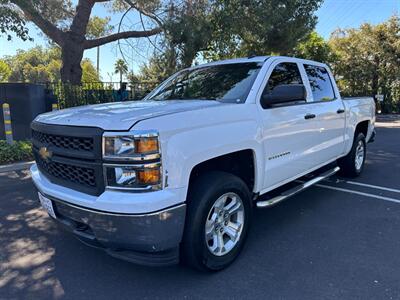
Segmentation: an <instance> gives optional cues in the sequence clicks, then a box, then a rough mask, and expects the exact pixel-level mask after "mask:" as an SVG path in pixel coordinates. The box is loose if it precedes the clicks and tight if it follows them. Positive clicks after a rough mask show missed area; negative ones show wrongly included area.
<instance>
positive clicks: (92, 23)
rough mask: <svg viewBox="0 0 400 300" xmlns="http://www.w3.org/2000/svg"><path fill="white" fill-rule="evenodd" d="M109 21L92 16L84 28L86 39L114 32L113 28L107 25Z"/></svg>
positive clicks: (108, 18)
mask: <svg viewBox="0 0 400 300" xmlns="http://www.w3.org/2000/svg"><path fill="white" fill-rule="evenodd" d="M110 20H111V18H110V17H106V18H100V17H98V16H94V17H92V18H90V20H89V23H88V25H87V27H86V37H87V38H89V39H94V38H99V37H102V36H105V35H107V34H110V33H111V32H112V31H113V30H114V26H112V25H110V24H109V23H110Z"/></svg>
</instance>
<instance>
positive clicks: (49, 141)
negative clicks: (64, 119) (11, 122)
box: [32, 130, 93, 151]
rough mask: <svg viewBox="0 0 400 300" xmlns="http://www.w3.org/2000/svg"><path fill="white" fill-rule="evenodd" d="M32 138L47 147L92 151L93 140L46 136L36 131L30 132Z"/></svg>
mask: <svg viewBox="0 0 400 300" xmlns="http://www.w3.org/2000/svg"><path fill="white" fill-rule="evenodd" d="M32 138H33V139H34V140H36V141H38V142H40V143H41V144H45V145H47V146H55V147H57V148H62V149H68V150H77V151H79V150H80V151H93V138H88V137H71V136H63V135H54V134H46V133H43V132H39V131H36V130H33V131H32Z"/></svg>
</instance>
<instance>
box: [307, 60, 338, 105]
mask: <svg viewBox="0 0 400 300" xmlns="http://www.w3.org/2000/svg"><path fill="white" fill-rule="evenodd" d="M304 68H305V70H306V73H307V77H308V80H309V81H310V86H311V91H312V93H313V98H314V102H318V101H330V100H333V99H335V93H334V91H333V87H332V82H331V79H330V77H329V73H328V71H327V70H326V69H325V68H323V67H318V66H311V65H304Z"/></svg>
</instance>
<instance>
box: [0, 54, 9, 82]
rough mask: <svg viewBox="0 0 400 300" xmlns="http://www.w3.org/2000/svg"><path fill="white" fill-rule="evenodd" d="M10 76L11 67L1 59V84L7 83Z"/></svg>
mask: <svg viewBox="0 0 400 300" xmlns="http://www.w3.org/2000/svg"><path fill="white" fill-rule="evenodd" d="M10 75H11V68H10V66H9V65H8V64H7V63H6V62H5V61H4V60H1V59H0V82H7V80H8V78H9V77H10Z"/></svg>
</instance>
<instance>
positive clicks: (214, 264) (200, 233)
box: [184, 172, 251, 271]
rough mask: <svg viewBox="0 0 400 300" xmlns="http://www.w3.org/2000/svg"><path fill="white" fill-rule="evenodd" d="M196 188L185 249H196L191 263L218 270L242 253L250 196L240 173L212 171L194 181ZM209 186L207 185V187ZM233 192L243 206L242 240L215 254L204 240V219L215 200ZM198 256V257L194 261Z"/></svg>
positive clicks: (248, 218)
mask: <svg viewBox="0 0 400 300" xmlns="http://www.w3.org/2000/svg"><path fill="white" fill-rule="evenodd" d="M195 185H196V186H195V188H194V189H193V190H192V191H190V192H191V194H192V195H193V196H192V197H191V199H190V200H189V201H188V206H189V207H188V214H187V218H189V219H188V220H187V222H186V226H185V234H184V243H190V245H186V246H188V247H186V248H187V249H186V251H187V250H188V248H189V249H190V250H189V251H193V253H192V254H191V255H189V256H191V260H192V262H189V263H190V264H191V265H194V266H195V267H197V268H198V269H202V270H209V271H218V270H221V269H223V268H225V267H227V266H228V265H229V264H231V263H232V262H233V261H234V260H235V258H236V257H237V256H238V255H239V253H240V251H241V250H242V248H243V245H244V243H245V240H246V237H247V234H248V229H249V226H250V222H251V197H250V193H249V191H248V188H247V186H246V184H245V183H244V182H243V181H242V180H241V179H239V178H238V177H236V176H234V175H232V174H229V173H224V172H212V173H209V174H207V175H206V176H205V178H201V179H200V180H199V181H197V182H196V183H195ZM205 187H207V189H205ZM229 192H233V193H235V194H237V195H238V196H239V197H240V198H241V199H242V202H243V206H244V224H243V229H242V233H241V236H240V240H239V241H238V243H237V244H236V245H235V247H234V248H233V249H232V250H231V251H230V252H229V253H227V254H226V255H223V256H215V255H213V254H212V253H211V252H210V251H209V249H208V247H207V245H206V240H205V223H206V219H207V216H208V213H209V211H210V210H211V207H212V206H213V205H214V203H215V201H216V200H217V199H218V198H219V197H220V196H222V195H223V194H225V193H229ZM193 260H195V261H193Z"/></svg>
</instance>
